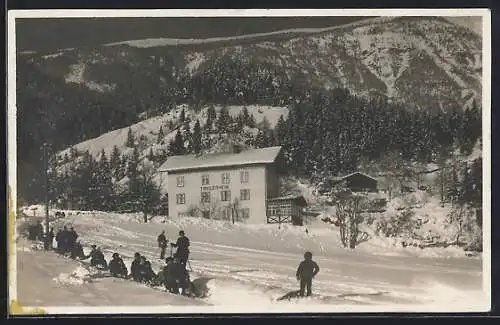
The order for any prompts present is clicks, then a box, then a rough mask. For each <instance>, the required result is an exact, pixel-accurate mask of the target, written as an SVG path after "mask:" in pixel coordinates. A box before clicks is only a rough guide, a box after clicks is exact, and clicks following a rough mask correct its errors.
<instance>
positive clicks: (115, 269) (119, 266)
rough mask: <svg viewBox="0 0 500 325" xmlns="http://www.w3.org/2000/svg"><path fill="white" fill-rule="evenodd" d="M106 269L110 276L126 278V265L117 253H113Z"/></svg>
mask: <svg viewBox="0 0 500 325" xmlns="http://www.w3.org/2000/svg"><path fill="white" fill-rule="evenodd" d="M108 269H109V272H110V273H111V276H113V277H115V278H126V277H127V275H128V270H127V267H126V266H125V263H123V260H122V258H121V257H120V254H118V253H113V258H112V259H111V261H109V265H108Z"/></svg>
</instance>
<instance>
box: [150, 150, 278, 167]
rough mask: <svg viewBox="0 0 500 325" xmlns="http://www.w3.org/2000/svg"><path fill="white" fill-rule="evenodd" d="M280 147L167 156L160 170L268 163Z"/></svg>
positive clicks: (272, 159)
mask: <svg viewBox="0 0 500 325" xmlns="http://www.w3.org/2000/svg"><path fill="white" fill-rule="evenodd" d="M280 151H281V147H280V146H277V147H267V148H260V149H251V150H244V151H241V152H239V153H216V154H209V155H203V156H196V155H183V156H172V157H168V158H167V161H166V162H165V163H164V164H163V165H162V166H161V167H160V169H159V171H160V172H171V171H180V170H189V169H199V168H213V167H228V166H238V165H249V164H270V163H273V162H274V161H275V160H276V157H277V156H278V154H279V153H280Z"/></svg>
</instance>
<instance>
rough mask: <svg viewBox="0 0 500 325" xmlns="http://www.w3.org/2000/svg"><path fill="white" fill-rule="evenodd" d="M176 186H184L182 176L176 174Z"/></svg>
mask: <svg viewBox="0 0 500 325" xmlns="http://www.w3.org/2000/svg"><path fill="white" fill-rule="evenodd" d="M177 187H184V176H177Z"/></svg>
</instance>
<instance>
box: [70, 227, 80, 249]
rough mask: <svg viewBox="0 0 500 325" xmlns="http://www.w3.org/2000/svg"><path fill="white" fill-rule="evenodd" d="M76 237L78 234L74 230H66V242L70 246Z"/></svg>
mask: <svg viewBox="0 0 500 325" xmlns="http://www.w3.org/2000/svg"><path fill="white" fill-rule="evenodd" d="M77 239H78V234H77V233H76V231H74V230H70V231H68V244H69V245H70V246H73V245H74V244H75V243H76V240H77Z"/></svg>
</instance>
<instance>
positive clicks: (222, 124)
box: [216, 106, 232, 133]
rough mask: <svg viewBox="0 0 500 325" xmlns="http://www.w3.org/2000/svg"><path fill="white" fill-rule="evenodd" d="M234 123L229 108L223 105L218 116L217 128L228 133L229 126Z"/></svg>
mask: <svg viewBox="0 0 500 325" xmlns="http://www.w3.org/2000/svg"><path fill="white" fill-rule="evenodd" d="M231 123H232V119H231V116H230V115H229V110H228V109H227V107H226V106H223V107H222V108H221V110H220V112H219V117H218V118H217V123H216V124H217V129H218V131H219V132H220V133H228V132H229V127H230V125H231Z"/></svg>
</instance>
